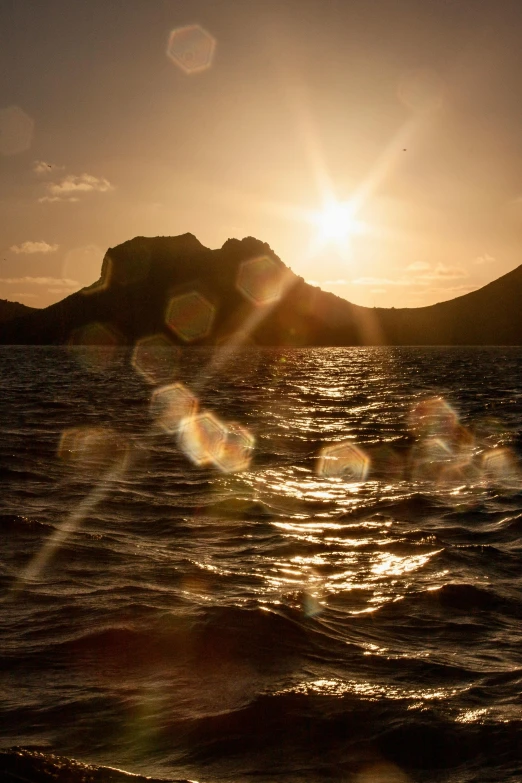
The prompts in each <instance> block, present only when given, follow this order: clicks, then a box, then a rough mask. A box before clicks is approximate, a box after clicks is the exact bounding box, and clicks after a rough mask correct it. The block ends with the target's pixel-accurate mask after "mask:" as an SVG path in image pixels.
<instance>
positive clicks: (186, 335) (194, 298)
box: [165, 291, 216, 343]
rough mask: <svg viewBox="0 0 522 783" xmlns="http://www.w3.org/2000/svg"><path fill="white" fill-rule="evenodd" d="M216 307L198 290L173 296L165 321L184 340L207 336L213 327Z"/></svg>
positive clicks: (187, 341)
mask: <svg viewBox="0 0 522 783" xmlns="http://www.w3.org/2000/svg"><path fill="white" fill-rule="evenodd" d="M215 314H216V311H215V307H213V305H211V304H210V302H209V301H208V300H207V299H205V297H204V296H202V295H201V294H200V293H198V291H191V292H190V293H188V294H181V295H180V296H175V297H173V298H172V299H171V300H170V302H169V303H168V306H167V312H166V316H165V321H166V324H167V326H168V327H169V328H170V329H172V331H173V332H175V334H177V336H178V337H180V338H181V339H182V340H183V341H184V342H186V343H191V342H194V341H195V340H201V339H202V338H203V337H206V336H207V335H208V334H209V333H210V330H211V329H212V324H213V322H214V317H215Z"/></svg>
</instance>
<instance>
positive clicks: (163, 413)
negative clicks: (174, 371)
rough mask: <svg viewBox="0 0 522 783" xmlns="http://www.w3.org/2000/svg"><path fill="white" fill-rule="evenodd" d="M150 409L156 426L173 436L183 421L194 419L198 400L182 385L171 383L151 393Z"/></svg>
mask: <svg viewBox="0 0 522 783" xmlns="http://www.w3.org/2000/svg"><path fill="white" fill-rule="evenodd" d="M150 407H151V413H152V416H153V417H154V419H155V420H156V423H157V424H158V426H159V427H161V429H162V430H164V431H165V432H168V433H170V434H173V433H175V432H177V431H178V429H179V427H180V425H181V423H182V421H183V420H184V419H187V418H189V417H194V415H195V413H196V411H197V408H198V399H197V397H196V396H195V395H194V394H192V392H191V391H189V389H187V387H186V386H184V385H183V384H182V383H173V384H172V385H170V386H162V387H161V388H160V389H156V390H155V391H154V392H153V394H152V399H151V404H150Z"/></svg>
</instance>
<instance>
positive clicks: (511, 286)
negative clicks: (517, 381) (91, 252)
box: [0, 234, 522, 346]
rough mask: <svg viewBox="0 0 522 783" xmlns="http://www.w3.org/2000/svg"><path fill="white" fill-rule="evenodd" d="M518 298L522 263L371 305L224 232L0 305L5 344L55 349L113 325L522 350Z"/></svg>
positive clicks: (197, 334) (182, 335)
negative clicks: (54, 291)
mask: <svg viewBox="0 0 522 783" xmlns="http://www.w3.org/2000/svg"><path fill="white" fill-rule="evenodd" d="M256 259H257V260H258V261H256ZM259 259H261V260H260V261H259ZM172 302H175V304H174V306H173V309H172V307H171V304H172ZM521 303H522V266H519V267H517V268H516V269H514V270H513V271H512V272H509V273H508V274H506V275H503V276H502V277H500V278H499V279H498V280H495V281H494V282H492V283H490V284H489V285H486V286H484V287H483V288H481V289H479V290H478V291H474V292H472V293H469V294H466V295H464V296H459V297H457V298H456V299H452V300H450V301H447V302H442V303H440V304H436V305H431V306H430V307H418V308H397V309H395V308H369V307H360V306H358V305H354V304H351V303H350V302H348V301H346V300H344V299H341V298H339V297H337V296H335V295H334V294H331V293H326V292H324V291H321V290H320V289H319V288H316V287H314V286H311V285H309V284H308V283H306V282H305V281H304V280H303V279H302V278H300V277H298V276H297V275H295V274H294V273H293V272H292V271H291V270H290V269H289V268H288V267H286V266H285V265H284V264H283V262H282V261H281V260H280V259H279V258H278V257H277V256H276V255H275V253H274V252H273V251H272V250H271V248H270V247H269V245H267V244H266V243H263V242H261V241H259V240H257V239H254V238H253V237H247V238H245V239H242V240H237V239H229V240H227V241H226V242H225V244H224V245H223V247H222V248H221V249H219V250H210V249H208V248H206V247H204V246H203V245H202V244H201V243H200V242H199V241H198V239H197V238H196V237H195V236H193V235H192V234H183V235H181V236H177V237H155V238H145V237H136V238H134V239H131V240H129V241H127V242H124V243H123V244H121V245H118V246H117V247H114V248H110V249H109V250H108V251H107V253H106V255H105V258H104V260H103V265H102V270H101V276H100V279H99V280H98V281H97V282H95V283H93V285H92V286H90V287H88V288H85V289H82V290H81V291H78V292H77V293H74V294H72V295H70V296H68V297H66V298H65V299H63V300H61V301H60V302H57V303H56V304H53V305H50V306H49V307H46V308H44V309H39V310H37V309H33V308H24V307H23V306H22V305H15V303H5V302H4V303H3V307H2V308H0V321H1V322H0V343H1V344H4V345H6V344H22V345H31V344H34V345H53V344H54V345H60V344H65V343H68V342H71V341H72V342H75V341H78V339H77V336H78V335H81V338H80V339H79V342H83V343H86V342H87V343H88V342H90V341H92V342H97V341H98V340H99V339H100V337H99V336H100V333H103V330H111V333H112V332H113V333H114V334H117V335H118V338H119V339H121V341H122V343H123V344H133V343H134V342H136V340H139V339H140V338H143V337H146V336H148V335H153V334H154V335H157V334H164V335H165V337H168V338H169V339H170V340H172V341H173V342H174V343H179V344H186V343H187V342H190V343H195V344H207V345H212V344H216V343H221V342H222V341H223V340H227V339H229V338H230V337H231V336H232V335H234V334H237V333H240V334H241V333H243V332H244V333H245V336H246V333H247V332H248V338H249V340H250V341H252V342H254V343H255V344H257V345H265V346H272V345H273V346H344V345H346V346H349V345H355V346H359V345H521V344H522V306H521ZM178 305H179V306H178ZM169 307H171V310H170V311H169ZM205 307H206V308H207V309H208V313H207V315H208V318H207V320H208V324H207V326H208V328H207V327H204V328H199V330H198V329H196V330H195V331H190V324H189V328H188V331H187V329H184V327H183V326H182V327H180V328H179V329H177V328H176V327H177V326H179V324H178V323H177V321H176V319H177V318H178V317H179V318H180V319H181V321H183V322H184V323H185V324H186V323H187V319H189V320H190V317H191V312H192V313H193V315H194V317H195V318H196V320H197V319H198V318H199V322H200V323H201V319H203V320H205V318H206V317H207V316H206V315H205V312H201V310H202V309H203V311H204V310H205ZM4 312H5V313H6V316H5V318H7V319H9V320H3V313H4ZM93 325H98V327H99V328H92V326H93ZM100 325H101V326H100Z"/></svg>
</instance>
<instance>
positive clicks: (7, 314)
mask: <svg viewBox="0 0 522 783" xmlns="http://www.w3.org/2000/svg"><path fill="white" fill-rule="evenodd" d="M35 309H36V308H34V307H28V306H27V305H23V304H20V302H9V301H8V300H7V299H0V322H2V321H10V320H11V318H17V317H18V316H20V315H27V314H28V313H31V312H33V311H34V310H35Z"/></svg>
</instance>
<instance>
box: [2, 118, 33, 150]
mask: <svg viewBox="0 0 522 783" xmlns="http://www.w3.org/2000/svg"><path fill="white" fill-rule="evenodd" d="M33 132H34V120H33V119H32V118H31V117H30V116H29V115H28V114H26V113H25V111H23V109H21V108H20V107H19V106H7V108H5V109H0V155H6V156H8V155H18V154H19V153H20V152H25V150H28V149H29V147H30V146H31V144H32V141H33Z"/></svg>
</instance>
